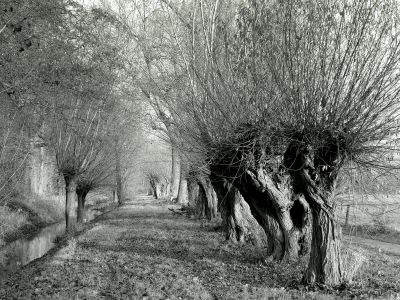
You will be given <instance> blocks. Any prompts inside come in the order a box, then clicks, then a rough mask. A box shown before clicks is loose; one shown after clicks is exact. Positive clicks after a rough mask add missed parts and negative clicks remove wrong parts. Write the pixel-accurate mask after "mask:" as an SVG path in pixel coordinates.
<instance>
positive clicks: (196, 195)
mask: <svg viewBox="0 0 400 300" xmlns="http://www.w3.org/2000/svg"><path fill="white" fill-rule="evenodd" d="M187 180H188V205H189V206H190V207H192V208H193V209H194V210H195V212H196V216H197V217H198V218H206V219H209V220H212V219H214V218H216V217H217V216H218V198H217V194H216V193H215V191H214V189H213V187H212V184H211V182H210V180H209V179H206V178H198V177H194V176H190V177H189V178H188V179H187Z"/></svg>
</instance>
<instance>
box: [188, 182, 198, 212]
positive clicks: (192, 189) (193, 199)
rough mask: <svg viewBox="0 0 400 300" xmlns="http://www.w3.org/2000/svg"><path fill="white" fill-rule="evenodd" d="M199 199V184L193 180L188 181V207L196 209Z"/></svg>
mask: <svg viewBox="0 0 400 300" xmlns="http://www.w3.org/2000/svg"><path fill="white" fill-rule="evenodd" d="M198 197H199V184H198V183H197V181H196V180H193V178H189V179H188V206H189V207H191V208H196V206H197V201H198Z"/></svg>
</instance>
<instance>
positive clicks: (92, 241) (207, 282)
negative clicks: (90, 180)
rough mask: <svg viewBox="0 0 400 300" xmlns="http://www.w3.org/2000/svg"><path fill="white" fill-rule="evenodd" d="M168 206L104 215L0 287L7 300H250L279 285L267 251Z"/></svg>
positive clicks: (140, 200)
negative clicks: (229, 239)
mask: <svg viewBox="0 0 400 300" xmlns="http://www.w3.org/2000/svg"><path fill="white" fill-rule="evenodd" d="M168 207H173V206H172V205H166V204H165V203H162V202H159V201H157V200H154V199H153V198H151V197H149V196H138V197H136V198H135V199H133V200H131V201H130V202H128V203H126V204H125V205H124V206H122V207H119V208H117V209H116V210H114V211H112V212H110V213H108V214H105V215H103V216H101V217H100V218H99V219H98V220H97V221H96V223H94V224H89V225H88V226H89V229H88V230H87V231H85V232H84V233H82V234H80V235H79V236H77V237H75V238H71V239H69V240H68V243H67V245H66V246H64V247H59V249H58V250H56V251H53V253H49V254H48V255H45V257H43V258H41V259H38V260H36V261H34V262H33V263H31V264H29V265H27V266H25V267H23V268H22V269H21V270H19V271H17V272H16V273H14V274H12V275H10V276H9V277H8V279H6V280H5V281H3V282H0V299H238V298H241V299H243V298H247V297H246V294H247V293H248V292H250V290H249V289H253V291H252V292H254V289H259V288H260V289H264V288H265V287H266V286H269V290H270V288H272V287H273V286H275V285H276V284H277V281H278V280H277V279H278V278H277V276H279V275H274V276H271V268H275V267H273V266H271V267H266V266H262V265H261V263H260V262H261V259H262V251H261V250H257V249H254V247H252V246H249V247H247V246H241V247H239V246H235V245H232V244H229V243H226V242H225V241H224V237H223V234H222V233H221V232H216V231H215V230H214V229H215V224H212V223H208V222H201V221H199V220H195V219H189V218H187V217H184V216H179V215H174V214H172V212H171V211H170V210H168ZM175 208H177V207H175ZM273 273H279V270H275V271H274V272H273ZM284 280H285V281H287V280H290V278H288V277H287V276H286V277H285V278H284ZM270 291H271V290H270Z"/></svg>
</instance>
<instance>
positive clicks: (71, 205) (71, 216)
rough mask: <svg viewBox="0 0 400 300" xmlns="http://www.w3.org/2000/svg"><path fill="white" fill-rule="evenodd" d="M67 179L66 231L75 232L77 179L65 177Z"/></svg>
mask: <svg viewBox="0 0 400 300" xmlns="http://www.w3.org/2000/svg"><path fill="white" fill-rule="evenodd" d="M64 179H65V192H66V193H65V199H66V201H65V228H66V231H74V230H75V227H76V219H77V216H76V212H77V209H76V205H77V195H76V187H77V184H76V177H74V176H64Z"/></svg>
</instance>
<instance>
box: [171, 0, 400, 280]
mask: <svg viewBox="0 0 400 300" xmlns="http://www.w3.org/2000/svg"><path fill="white" fill-rule="evenodd" d="M164 2H165V3H167V4H168V5H167V6H166V14H167V15H168V16H170V17H171V24H172V25H171V27H170V29H171V31H170V36H171V37H173V38H174V39H175V45H174V46H171V49H174V53H179V54H180V60H179V64H176V65H177V66H179V70H180V71H181V72H182V73H185V74H186V80H185V82H186V89H185V91H186V93H184V95H185V97H181V98H179V101H177V100H176V98H175V99H166V100H167V101H166V102H167V103H168V105H169V106H168V107H169V109H170V111H173V112H174V113H176V114H177V115H179V117H177V118H175V119H176V120H178V121H176V123H177V124H178V125H177V128H178V132H179V133H180V137H181V138H182V139H183V140H185V142H186V144H187V145H191V146H192V149H194V150H196V151H199V152H202V153H203V154H204V155H205V157H206V161H208V162H209V165H210V169H211V172H212V173H213V174H214V175H215V176H217V177H220V178H223V179H226V180H228V181H229V182H231V183H232V184H233V186H235V187H236V188H237V189H238V190H239V191H240V193H241V195H242V196H243V198H244V199H245V201H246V202H247V203H248V204H249V206H250V207H251V211H252V213H253V215H254V216H255V217H256V220H258V221H259V222H260V225H262V226H263V227H264V229H265V231H266V233H267V235H268V234H269V235H270V237H271V239H273V240H276V241H277V242H275V243H274V245H273V246H274V248H275V249H276V250H277V251H273V252H274V253H275V254H274V256H275V257H276V258H278V259H282V258H285V257H287V258H289V257H293V256H296V255H297V254H298V253H299V251H300V250H301V244H300V243H299V241H301V240H302V239H305V238H306V237H307V234H308V233H309V230H308V229H307V228H308V227H309V226H310V225H309V224H310V223H311V220H310V218H309V213H308V212H309V211H311V214H312V218H311V219H312V223H311V225H312V228H313V230H312V245H311V259H310V263H309V266H308V269H307V271H306V272H305V276H304V281H305V282H307V283H313V282H320V283H326V284H337V283H339V282H340V281H341V280H342V266H341V254H340V237H341V234H340V232H341V231H340V226H339V225H338V223H337V221H336V220H335V209H334V208H335V201H334V200H335V191H336V184H337V177H338V174H340V172H341V171H342V170H344V169H345V168H347V167H354V166H356V167H371V168H393V167H394V165H393V164H389V163H387V162H385V161H383V160H382V159H381V158H383V157H385V155H384V153H385V152H388V151H392V150H393V149H394V148H396V146H395V145H394V142H396V137H395V133H396V131H397V128H398V125H397V122H396V119H397V118H398V113H399V105H398V101H397V97H398V94H399V92H400V89H399V88H398V84H397V81H398V76H399V74H398V72H397V69H398V65H399V61H398V59H399V42H400V40H399V35H398V32H399V30H398V24H399V23H398V5H397V3H395V2H390V3H384V4H383V3H381V2H378V1H370V2H362V3H361V2H345V1H343V2H340V3H335V4H333V3H330V2H327V3H325V2H324V3H320V2H318V3H303V2H295V1H289V2H285V3H283V2H282V3H281V2H270V3H268V4H265V3H263V2H261V1H249V2H248V3H247V2H246V1H244V2H243V3H242V4H239V5H238V6H236V7H233V8H232V7H228V4H227V3H225V2H223V1H202V0H199V1H192V2H191V6H190V10H188V7H187V6H186V7H183V8H182V7H181V6H179V7H178V6H176V5H173V4H172V2H170V1H164ZM174 4H175V3H174ZM188 15H189V16H190V19H187V18H186V17H187V16H188ZM182 19H183V20H182ZM175 61H176V59H175ZM168 70H169V66H168V67H167V70H166V71H165V73H167V72H168ZM175 78H176V77H175ZM180 88H181V86H180ZM183 120H185V122H182V123H181V122H180V121H183ZM307 224H308V225H307Z"/></svg>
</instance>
